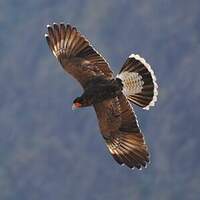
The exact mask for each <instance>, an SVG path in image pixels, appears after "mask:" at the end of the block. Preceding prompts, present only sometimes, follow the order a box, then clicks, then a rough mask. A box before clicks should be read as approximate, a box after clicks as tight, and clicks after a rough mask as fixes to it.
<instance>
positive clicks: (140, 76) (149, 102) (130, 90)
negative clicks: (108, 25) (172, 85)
mask: <svg viewBox="0 0 200 200" xmlns="http://www.w3.org/2000/svg"><path fill="white" fill-rule="evenodd" d="M117 78H119V79H121V80H122V83H123V86H124V87H123V93H124V95H125V96H126V97H127V98H128V100H129V101H131V102H132V103H135V104H136V105H138V106H140V107H142V108H144V109H147V110H148V109H149V107H150V106H154V104H155V102H156V101H157V95H158V90H157V88H158V85H157V83H156V77H155V75H154V72H153V70H152V69H151V66H150V65H149V64H148V63H147V62H146V61H145V60H144V59H143V58H141V57H140V56H139V55H135V54H132V55H130V56H129V58H128V59H127V60H126V62H125V63H124V65H123V67H122V69H121V70H120V72H119V74H118V75H117Z"/></svg>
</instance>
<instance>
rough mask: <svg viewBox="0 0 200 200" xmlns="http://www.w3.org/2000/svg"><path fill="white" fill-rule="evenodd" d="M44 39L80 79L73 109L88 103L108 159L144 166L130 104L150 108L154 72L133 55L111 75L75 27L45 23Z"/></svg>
mask: <svg viewBox="0 0 200 200" xmlns="http://www.w3.org/2000/svg"><path fill="white" fill-rule="evenodd" d="M47 28H48V34H46V35H45V36H46V39H47V42H48V45H49V47H50V49H51V50H52V52H53V54H54V55H55V56H56V57H57V59H58V60H59V62H60V64H61V65H62V66H63V68H64V70H65V71H66V72H68V73H69V74H71V75H72V76H73V77H74V78H75V79H77V80H78V81H79V83H80V84H81V86H82V87H83V89H84V92H83V94H82V95H81V96H80V97H77V98H76V99H75V100H74V102H73V103H74V104H73V105H74V106H75V107H86V106H93V107H94V109H95V111H96V114H97V118H98V122H99V127H100V131H101V133H102V135H103V138H104V139H105V142H106V145H107V147H108V149H109V151H110V153H111V154H112V156H113V158H114V159H115V160H116V161H117V162H118V163H119V164H125V165H127V166H128V167H130V168H134V167H136V168H138V169H141V167H142V166H143V167H146V164H147V163H148V162H149V153H148V148H147V145H146V144H145V141H144V137H143V134H142V133H141V131H140V129H139V126H138V122H137V119H136V116H135V113H134V111H133V108H132V106H131V104H130V102H131V103H135V104H136V105H138V106H140V107H142V108H144V109H149V107H150V106H154V104H155V102H156V100H157V94H158V93H157V84H156V78H155V76H154V73H153V70H152V69H151V67H150V65H149V64H148V63H146V61H145V60H144V59H143V58H141V57H140V56H139V55H134V54H132V55H131V56H129V58H128V59H127V60H126V62H125V63H124V65H123V66H122V68H121V70H120V72H119V74H117V76H116V77H115V76H114V74H113V72H112V70H111V69H110V67H109V65H108V63H107V62H106V61H105V60H104V58H103V57H102V56H101V55H100V54H99V53H98V52H97V51H96V50H95V49H94V48H93V47H92V46H91V45H90V43H89V42H88V41H87V39H86V38H85V37H84V36H82V35H81V34H80V33H79V32H78V31H77V29H76V28H75V27H72V26H70V25H67V26H65V25H64V24H60V25H58V24H55V23H54V24H53V26H50V25H48V26H47Z"/></svg>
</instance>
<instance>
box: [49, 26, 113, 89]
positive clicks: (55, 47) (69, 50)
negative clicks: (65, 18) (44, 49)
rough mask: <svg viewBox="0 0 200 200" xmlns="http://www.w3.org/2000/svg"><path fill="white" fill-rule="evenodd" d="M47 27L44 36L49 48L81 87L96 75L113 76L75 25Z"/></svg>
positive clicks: (105, 63)
mask: <svg viewBox="0 0 200 200" xmlns="http://www.w3.org/2000/svg"><path fill="white" fill-rule="evenodd" d="M47 29H48V33H47V34H45V37H46V39H47V43H48V45H49V48H50V49H51V50H52V52H53V54H54V55H55V56H56V57H57V58H58V60H59V61H60V63H61V64H62V66H63V68H64V69H65V70H66V71H67V72H68V73H70V74H71V75H72V76H73V77H74V78H75V79H77V80H78V81H79V82H80V83H81V85H82V86H83V87H85V85H86V83H87V82H88V80H89V79H92V78H94V77H96V76H105V78H108V79H111V78H113V72H112V71H111V69H110V68H109V65H108V63H107V62H106V61H105V59H104V58H103V57H102V56H101V55H100V54H99V53H98V52H97V51H96V50H95V49H94V48H93V47H92V46H91V45H90V43H89V41H88V40H87V39H86V38H85V37H84V36H82V35H81V34H80V32H78V31H77V29H76V28H75V27H72V26H71V25H69V24H68V25H66V26H65V25H64V24H63V23H61V24H56V23H54V24H53V26H50V25H48V26H47Z"/></svg>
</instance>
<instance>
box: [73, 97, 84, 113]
mask: <svg viewBox="0 0 200 200" xmlns="http://www.w3.org/2000/svg"><path fill="white" fill-rule="evenodd" d="M84 106H85V101H84V99H83V98H82V97H77V98H76V99H74V101H73V105H72V110H75V109H77V108H81V107H84Z"/></svg>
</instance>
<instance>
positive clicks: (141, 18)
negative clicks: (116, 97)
mask: <svg viewBox="0 0 200 200" xmlns="http://www.w3.org/2000/svg"><path fill="white" fill-rule="evenodd" d="M53 22H65V23H71V24H73V25H75V26H77V27H78V29H79V31H81V32H82V33H83V34H84V35H86V36H87V38H88V39H89V40H90V41H91V43H92V44H93V46H94V47H95V48H96V49H97V50H98V51H99V52H100V53H102V54H103V55H104V57H105V58H106V59H107V61H108V62H109V63H110V65H111V67H112V69H113V70H114V71H115V73H117V72H118V71H119V69H120V68H121V66H122V64H123V62H124V61H125V59H126V58H127V57H128V55H130V54H131V53H138V54H140V55H141V56H143V57H144V58H145V59H146V60H147V61H148V62H149V63H150V64H151V66H152V67H153V69H154V72H155V74H156V76H157V79H158V83H159V99H158V103H157V104H156V107H155V108H152V109H151V110H150V111H145V110H142V109H140V108H136V107H135V110H136V113H137V116H138V120H139V123H140V127H141V129H142V131H143V132H144V134H145V137H146V141H147V143H148V145H149V149H150V152H151V164H150V165H149V167H148V168H147V169H145V170H142V171H138V170H133V171H132V170H129V169H128V168H126V167H121V166H119V165H118V164H117V163H116V162H115V161H114V160H113V159H112V157H111V156H110V154H109V153H108V151H107V149H106V146H105V144H104V141H103V139H102V137H101V135H100V134H99V128H98V125H97V120H96V115H95V112H94V110H93V109H92V108H86V109H82V110H79V111H76V112H73V111H72V110H71V105H72V101H73V99H74V98H75V97H77V96H79V95H80V93H81V88H80V87H79V85H78V83H77V82H76V81H75V80H73V79H72V78H71V77H70V76H66V75H65V74H64V73H63V70H62V69H61V67H60V66H59V64H58V62H57V60H56V59H55V57H53V55H52V54H51V52H50V51H49V49H48V46H47V44H46V41H45V38H44V33H45V32H46V25H47V24H49V23H50V24H51V23H53ZM199 58H200V4H199V0H190V1H188V0H151V1H150V0H134V1H125V0H121V1H114V0H109V1H92V0H85V1H83V0H78V1H74V0H65V1H64V0H59V1H55V0H32V1H22V0H1V1H0V199H1V200H27V199H28V200H55V199H56V200H66V199H70V200H75V199H76V200H77V199H78V200H79V199H80V200H88V199H91V200H104V199H105V200H118V199H119V200H122V199H123V200H143V199H148V200H155V199H161V200H169V199H185V200H190V199H191V200H198V199H199V194H200V161H199V153H200V151H199V142H200V133H199V122H200V120H199V119H200V116H199V113H200V106H199V99H200V88H199V80H200V66H199Z"/></svg>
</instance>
